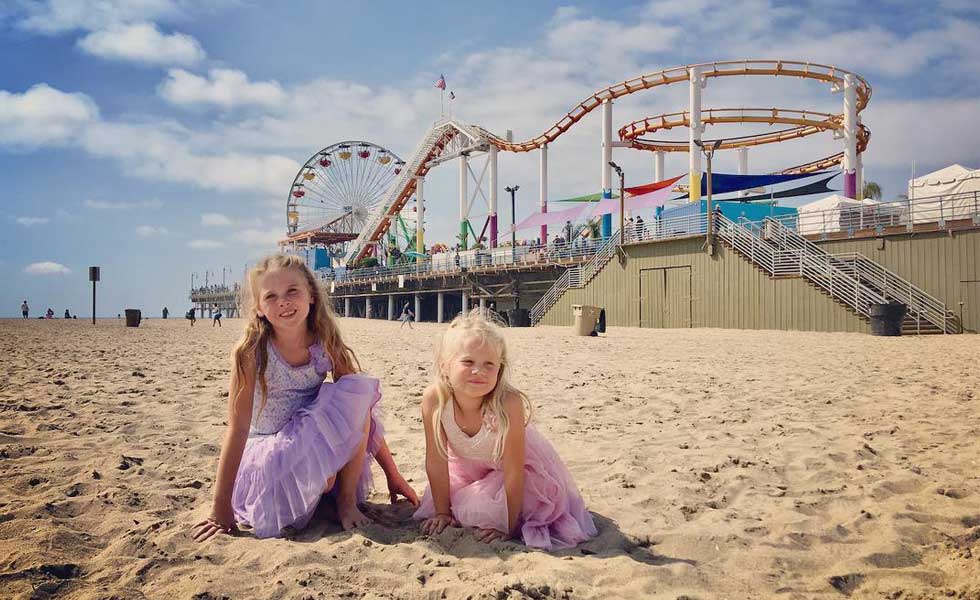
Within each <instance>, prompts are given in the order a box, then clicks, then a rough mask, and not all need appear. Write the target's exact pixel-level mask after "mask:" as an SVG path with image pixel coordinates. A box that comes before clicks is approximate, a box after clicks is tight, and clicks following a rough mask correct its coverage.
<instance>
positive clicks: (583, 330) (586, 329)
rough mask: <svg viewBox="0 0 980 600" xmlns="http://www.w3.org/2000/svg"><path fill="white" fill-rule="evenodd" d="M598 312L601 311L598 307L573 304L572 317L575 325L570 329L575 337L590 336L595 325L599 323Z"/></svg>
mask: <svg viewBox="0 0 980 600" xmlns="http://www.w3.org/2000/svg"><path fill="white" fill-rule="evenodd" d="M600 312H602V309H601V308H599V307H598V306H591V305H589V304H573V305H572V315H573V316H574V317H575V323H574V324H573V325H572V329H573V330H574V331H575V335H592V334H593V332H594V331H595V326H596V324H597V323H598V322H599V313H600Z"/></svg>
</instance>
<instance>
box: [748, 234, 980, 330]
mask: <svg viewBox="0 0 980 600" xmlns="http://www.w3.org/2000/svg"><path fill="white" fill-rule="evenodd" d="M762 229H763V231H764V233H765V236H764V237H765V239H766V241H768V242H770V243H771V244H773V245H775V246H776V247H777V248H780V249H782V250H792V251H796V252H800V253H802V254H806V255H808V256H814V257H820V256H823V257H827V259H828V260H830V261H831V262H832V263H833V265H834V266H835V267H836V268H837V269H839V270H840V271H841V272H843V273H846V274H847V275H849V276H850V277H851V278H853V279H855V280H857V281H860V282H861V283H862V284H863V285H865V286H866V287H868V288H869V289H872V290H874V291H875V292H877V293H878V294H879V295H880V296H882V297H883V298H884V299H885V300H886V301H888V302H901V303H902V304H904V305H906V307H908V313H907V315H906V317H905V323H904V324H903V330H904V331H906V332H908V333H919V334H922V333H960V332H961V328H960V323H959V319H957V318H956V316H955V315H954V314H953V313H952V312H951V311H949V310H947V309H946V304H945V303H943V302H942V301H940V300H939V299H938V298H936V297H935V296H932V295H931V294H929V293H927V292H925V291H923V290H922V289H920V288H918V287H916V286H915V285H913V284H912V283H911V282H910V281H908V280H907V279H905V278H903V277H901V276H900V275H898V274H897V273H895V272H893V271H890V270H888V269H886V268H885V267H884V266H882V265H880V264H878V263H877V262H875V261H873V260H871V259H870V258H868V257H866V256H864V255H863V254H859V253H857V252H849V253H844V254H829V253H828V252H826V251H824V250H823V249H822V248H821V247H820V246H818V245H816V244H814V243H813V242H811V241H810V240H808V239H807V238H805V237H803V236H802V235H800V234H798V233H796V232H795V231H793V230H792V229H790V228H789V227H786V225H784V224H783V223H782V222H780V221H779V220H777V219H770V218H766V219H765V220H764V221H763V226H762Z"/></svg>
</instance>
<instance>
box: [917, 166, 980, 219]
mask: <svg viewBox="0 0 980 600" xmlns="http://www.w3.org/2000/svg"><path fill="white" fill-rule="evenodd" d="M908 196H909V205H910V210H911V213H912V222H913V223H926V222H932V221H941V220H946V219H968V218H971V217H974V218H976V217H975V216H976V215H978V214H980V170H974V169H968V168H966V167H964V166H963V165H950V166H948V167H946V168H943V169H939V170H938V171H934V172H932V173H929V174H928V175H922V176H921V177H916V178H915V179H912V180H910V181H909V194H908Z"/></svg>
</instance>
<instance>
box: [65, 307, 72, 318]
mask: <svg viewBox="0 0 980 600" xmlns="http://www.w3.org/2000/svg"><path fill="white" fill-rule="evenodd" d="M65 318H66V319H70V318H71V313H69V312H68V309H67V308H66V309H65Z"/></svg>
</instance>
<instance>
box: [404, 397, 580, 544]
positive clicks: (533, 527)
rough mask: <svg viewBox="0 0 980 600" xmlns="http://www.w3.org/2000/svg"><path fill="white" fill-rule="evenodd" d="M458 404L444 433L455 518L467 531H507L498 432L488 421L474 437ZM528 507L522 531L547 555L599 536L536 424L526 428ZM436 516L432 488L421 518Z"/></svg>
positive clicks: (450, 405) (445, 418)
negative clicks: (459, 420) (460, 420)
mask: <svg viewBox="0 0 980 600" xmlns="http://www.w3.org/2000/svg"><path fill="white" fill-rule="evenodd" d="M454 404H455V403H454V402H452V401H449V402H447V403H446V408H445V409H444V410H443V411H442V420H441V422H442V428H443V431H445V432H446V440H447V442H448V445H449V496H450V506H451V510H452V513H453V517H455V519H456V520H457V521H459V523H460V524H461V525H463V526H464V527H479V528H481V529H497V530H500V531H507V492H506V490H505V489H504V470H503V465H502V464H501V462H500V461H494V460H493V447H494V443H495V440H496V436H497V432H496V427H495V424H494V422H493V420H492V419H491V418H488V417H489V415H488V417H485V418H484V420H483V426H482V427H481V428H480V431H478V432H477V433H476V434H475V435H473V436H469V435H467V434H466V433H464V432H463V430H462V429H460V428H459V425H457V424H456V417H455V408H454ZM524 431H525V458H524V506H523V507H522V509H521V518H520V524H519V530H520V532H521V537H522V538H523V540H524V543H525V544H527V545H528V546H530V547H532V548H541V549H544V550H552V549H560V548H570V547H572V546H575V545H576V544H579V543H580V542H584V541H585V540H588V539H589V538H591V537H593V536H595V535H596V533H597V532H596V527H595V523H594V522H593V521H592V515H591V514H590V513H589V511H588V510H586V508H585V502H584V501H583V500H582V496H581V494H579V491H578V488H577V487H576V486H575V482H574V481H573V480H572V475H571V473H569V472H568V469H567V468H566V467H565V464H564V463H562V461H561V458H559V457H558V453H557V452H555V449H554V448H553V447H552V446H551V444H550V443H548V440H546V439H544V437H543V436H542V435H541V434H540V433H538V431H537V429H535V428H534V426H533V425H530V424H529V425H528V426H527V427H526V428H525V430H524ZM434 515H435V505H434V503H433V501H432V493H431V491H430V490H429V489H428V488H427V489H426V490H425V494H424V496H423V497H422V504H421V506H419V509H418V510H417V511H416V512H415V518H416V519H428V518H429V517H432V516H434Z"/></svg>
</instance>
